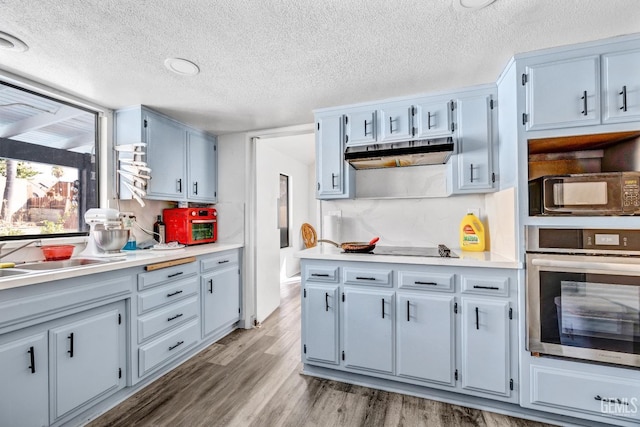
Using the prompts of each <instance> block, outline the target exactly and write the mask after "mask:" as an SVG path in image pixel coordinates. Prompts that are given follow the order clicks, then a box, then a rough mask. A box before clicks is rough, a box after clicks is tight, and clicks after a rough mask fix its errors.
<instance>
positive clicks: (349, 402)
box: [89, 282, 544, 427]
mask: <svg viewBox="0 0 640 427" xmlns="http://www.w3.org/2000/svg"><path fill="white" fill-rule="evenodd" d="M281 296H282V305H281V306H280V308H279V309H278V310H277V311H276V312H275V313H274V314H272V315H271V316H270V317H269V318H268V319H267V320H266V321H265V322H264V324H263V325H262V326H261V327H260V328H256V329H253V330H237V331H235V332H233V333H231V334H230V335H228V336H227V337H225V338H223V339H222V340H220V341H219V342H217V343H215V344H213V345H211V346H210V347H209V348H207V349H206V350H204V351H202V352H201V353H200V354H198V355H197V356H196V357H194V358H192V359H191V360H189V361H187V362H186V363H184V364H183V365H182V366H180V367H179V368H177V369H175V370H173V371H172V372H170V373H168V374H167V375H165V376H163V377H162V378H159V379H158V380H157V381H155V382H154V383H153V384H151V385H149V386H148V387H146V388H145V389H143V390H141V391H140V392H138V393H137V394H135V395H134V396H132V397H131V398H129V399H127V400H126V401H125V402H123V403H121V404H120V405H119V406H117V407H115V408H113V409H112V410H111V411H109V412H107V413H105V414H104V415H102V416H101V417H99V418H97V419H96V420H94V421H93V422H92V423H90V424H89V426H91V427H103V426H122V427H125V426H126V427H132V426H171V427H179V426H189V427H192V426H292V427H293V426H295V427H299V426H412V427H413V426H429V427H431V426H434V427H438V426H443V427H445V426H446V427H448V426H496V427H501V426H519V427H540V426H544V424H540V423H536V422H531V421H526V420H522V419H517V418H511V417H506V416H503V415H498V414H494V413H490V412H485V411H479V410H474V409H468V408H464V407H460V406H455V405H449V404H446V403H440V402H435V401H431V400H426V399H420V398H416V397H411V396H404V395H401V394H396V393H389V392H385V391H379V390H374V389H370V388H367V387H360V386H354V385H349V384H344V383H339V382H335V381H329V380H323V379H317V378H311V377H308V376H304V375H301V374H300V370H301V367H302V365H301V363H300V283H299V282H298V283H291V284H286V285H283V286H282V289H281Z"/></svg>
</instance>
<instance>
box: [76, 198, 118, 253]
mask: <svg viewBox="0 0 640 427" xmlns="http://www.w3.org/2000/svg"><path fill="white" fill-rule="evenodd" d="M84 221H85V222H86V223H87V224H89V238H88V239H87V247H86V248H85V249H84V250H83V251H82V252H81V253H80V255H81V256H86V257H96V256H97V257H104V256H122V254H121V253H120V249H122V248H118V250H113V251H108V250H107V251H105V250H103V249H101V248H100V247H99V246H98V244H97V243H96V235H95V234H96V233H95V231H97V230H122V229H123V224H122V219H121V217H120V212H118V211H117V210H116V209H101V208H93V209H89V210H87V212H85V214H84ZM127 236H128V230H127ZM125 243H126V240H125V242H124V243H123V244H122V246H124V245H125Z"/></svg>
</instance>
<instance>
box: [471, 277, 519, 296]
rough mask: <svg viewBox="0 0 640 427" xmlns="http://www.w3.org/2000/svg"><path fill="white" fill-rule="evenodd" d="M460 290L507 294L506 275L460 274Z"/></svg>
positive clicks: (472, 292)
mask: <svg viewBox="0 0 640 427" xmlns="http://www.w3.org/2000/svg"><path fill="white" fill-rule="evenodd" d="M461 280H462V292H463V293H465V294H479V295H497V296H503V297H506V296H509V278H508V277H467V276H462V277H461Z"/></svg>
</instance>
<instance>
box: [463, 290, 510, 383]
mask: <svg viewBox="0 0 640 427" xmlns="http://www.w3.org/2000/svg"><path fill="white" fill-rule="evenodd" d="M509 326H510V325H509V302H508V301H504V300H489V299H486V298H484V299H483V298H466V297H462V348H461V350H462V388H464V389H469V390H475V391H481V392H488V393H495V394H499V395H501V396H509V393H510V390H511V389H512V383H511V367H510V360H511V355H510V339H509Z"/></svg>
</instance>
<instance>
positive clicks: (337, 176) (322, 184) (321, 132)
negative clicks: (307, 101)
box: [316, 115, 355, 199]
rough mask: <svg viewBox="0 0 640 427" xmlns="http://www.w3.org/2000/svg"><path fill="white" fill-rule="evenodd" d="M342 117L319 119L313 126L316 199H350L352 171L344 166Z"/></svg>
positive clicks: (351, 193)
mask: <svg viewBox="0 0 640 427" xmlns="http://www.w3.org/2000/svg"><path fill="white" fill-rule="evenodd" d="M343 121H344V118H343V116H342V115H336V116H327V117H319V118H318V119H317V122H316V177H317V186H316V198H318V199H341V198H350V197H353V188H354V186H353V183H354V182H353V178H352V176H355V174H354V171H353V168H351V167H350V166H349V165H348V164H345V162H344V144H343Z"/></svg>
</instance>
